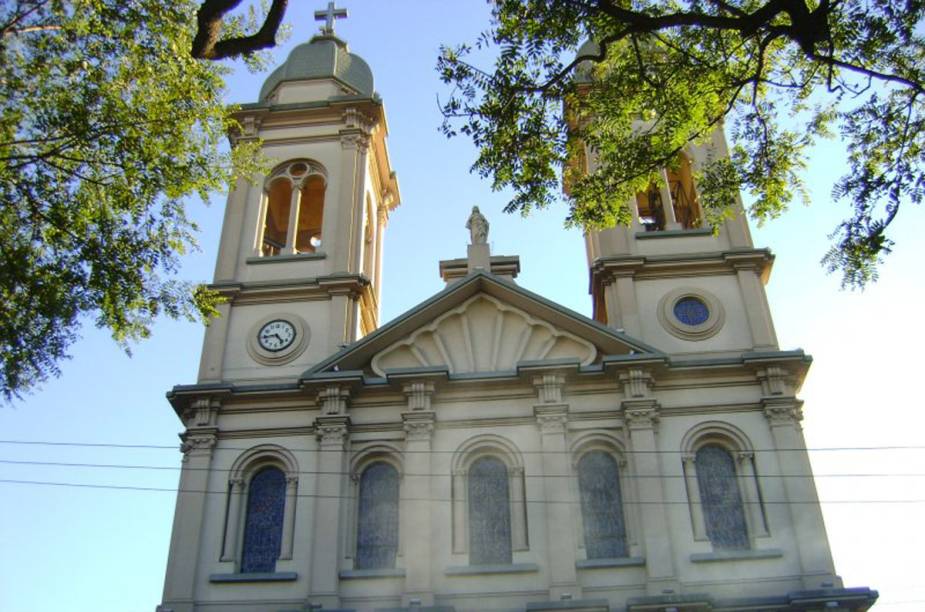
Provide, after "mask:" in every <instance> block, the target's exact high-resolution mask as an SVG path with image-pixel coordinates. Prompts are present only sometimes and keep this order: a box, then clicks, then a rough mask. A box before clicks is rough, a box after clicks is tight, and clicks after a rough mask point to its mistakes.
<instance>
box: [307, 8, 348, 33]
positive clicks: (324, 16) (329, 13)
mask: <svg viewBox="0 0 925 612" xmlns="http://www.w3.org/2000/svg"><path fill="white" fill-rule="evenodd" d="M346 18H347V9H343V8H334V3H333V2H328V8H327V9H325V10H323V11H315V21H323V22H324V25H323V26H321V33H322V34H324V35H325V36H333V35H334V20H335V19H346Z"/></svg>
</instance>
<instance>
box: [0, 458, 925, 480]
mask: <svg viewBox="0 0 925 612" xmlns="http://www.w3.org/2000/svg"><path fill="white" fill-rule="evenodd" d="M0 464H7V465H31V466H46V467H73V468H99V469H126V470H154V471H174V472H178V471H180V470H182V469H185V470H186V471H191V472H230V471H232V470H231V468H206V467H199V468H197V467H186V468H184V467H182V466H174V465H140V464H127V463H73V462H67V461H31V460H18V459H0ZM626 471H628V470H624V472H626ZM293 473H295V474H314V475H318V474H340V475H344V476H347V475H350V474H352V473H353V472H342V471H324V470H297V471H294V472H293ZM403 474H404V475H405V476H426V477H441V476H450V473H449V472H403ZM622 475H623V476H625V477H627V478H664V479H678V478H685V475H684V474H659V475H654V476H644V475H639V474H628V473H623V474H622ZM524 477H525V478H574V475H573V474H524ZM754 477H755V478H758V479H765V478H813V479H818V478H925V472H920V473H905V472H882V473H870V472H866V473H853V474H852V473H841V474H757V475H755V476H754ZM714 478H715V476H714ZM732 478H735V479H749V478H753V476H752V475H749V474H736V475H734V476H732Z"/></svg>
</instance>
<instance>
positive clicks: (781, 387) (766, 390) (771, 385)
mask: <svg viewBox="0 0 925 612" xmlns="http://www.w3.org/2000/svg"><path fill="white" fill-rule="evenodd" d="M755 376H756V378H757V379H758V382H760V383H761V394H762V395H763V396H765V397H772V396H782V395H791V394H792V389H791V385H790V380H789V379H790V372H788V371H787V370H785V369H784V368H781V367H780V366H768V367H767V368H764V369H761V370H758V371H757V372H756V373H755Z"/></svg>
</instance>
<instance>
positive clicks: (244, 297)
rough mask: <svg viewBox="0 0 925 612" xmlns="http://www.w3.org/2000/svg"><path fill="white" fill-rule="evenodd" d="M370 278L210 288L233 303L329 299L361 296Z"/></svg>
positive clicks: (357, 276) (230, 284) (324, 278)
mask: <svg viewBox="0 0 925 612" xmlns="http://www.w3.org/2000/svg"><path fill="white" fill-rule="evenodd" d="M369 283H370V281H369V279H368V278H366V276H364V275H362V274H329V275H326V276H318V277H315V278H309V279H302V280H298V281H260V282H248V283H236V282H227V283H215V284H212V285H209V289H212V290H213V291H216V292H218V293H219V294H220V295H221V296H222V297H224V298H226V299H227V300H229V301H230V302H231V303H232V304H233V305H237V304H263V303H274V304H278V303H280V302H287V301H305V300H326V299H330V298H332V297H334V296H337V295H347V296H350V297H352V298H354V299H356V298H358V297H359V296H360V295H361V294H362V293H363V292H364V290H366V288H367V287H369Z"/></svg>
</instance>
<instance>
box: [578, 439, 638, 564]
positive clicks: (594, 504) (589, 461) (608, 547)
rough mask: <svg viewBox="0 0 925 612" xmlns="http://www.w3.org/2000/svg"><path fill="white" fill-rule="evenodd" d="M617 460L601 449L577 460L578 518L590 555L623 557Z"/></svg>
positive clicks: (597, 557) (623, 535) (608, 557)
mask: <svg viewBox="0 0 925 612" xmlns="http://www.w3.org/2000/svg"><path fill="white" fill-rule="evenodd" d="M617 470H618V468H617V462H616V461H614V459H613V457H612V456H610V455H609V454H607V453H605V452H604V451H591V452H590V453H586V454H585V455H584V456H583V457H582V458H581V460H580V461H579V462H578V487H579V489H580V491H581V518H582V522H583V523H584V530H585V550H586V551H587V555H588V558H589V559H612V558H615V557H625V556H626V555H627V551H626V527H625V524H624V521H623V500H622V497H621V494H620V477H619V474H618V471H617Z"/></svg>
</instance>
